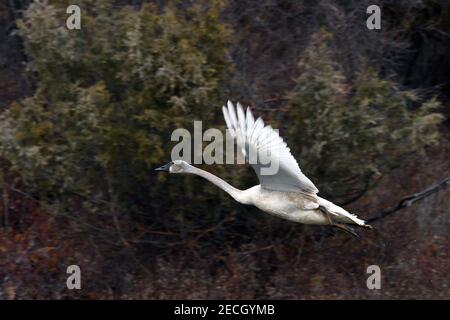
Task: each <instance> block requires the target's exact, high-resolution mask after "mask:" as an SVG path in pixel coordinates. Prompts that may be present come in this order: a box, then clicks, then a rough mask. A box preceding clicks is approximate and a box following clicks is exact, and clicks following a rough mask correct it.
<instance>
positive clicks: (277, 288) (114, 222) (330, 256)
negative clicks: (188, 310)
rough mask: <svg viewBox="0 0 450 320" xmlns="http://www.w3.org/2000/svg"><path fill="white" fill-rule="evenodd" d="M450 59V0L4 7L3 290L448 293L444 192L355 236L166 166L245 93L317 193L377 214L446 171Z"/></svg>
mask: <svg viewBox="0 0 450 320" xmlns="http://www.w3.org/2000/svg"><path fill="white" fill-rule="evenodd" d="M69 4H78V5H79V6H80V7H81V14H82V16H81V17H82V19H81V30H68V29H67V28H66V19H67V17H68V14H66V7H67V6H68V5H69ZM372 4H377V5H379V6H380V7H381V10H382V14H381V18H382V22H381V25H382V29H381V30H368V29H367V27H366V19H367V17H368V16H369V15H368V14H367V13H366V8H367V7H368V6H369V5H372ZM449 53H450V3H449V2H448V1H445V0H443V1H437V0H423V1H402V0H398V1H367V0H362V1H356V0H355V1H353V0H351V1H331V0H314V1H309V0H302V1H281V0H280V1H276V0H258V1H256V0H255V1H254V0H251V1H234V0H229V1H225V0H214V1H139V0H133V1H131V0H129V1H125V0H123V1H120V0H117V1H113V0H100V1H87V0H80V1H64V0H54V1H40V2H32V1H28V0H10V1H2V2H1V3H0V67H1V72H0V129H1V136H0V169H1V171H0V193H1V199H0V299H44V298H51V299H61V298H84V299H113V298H116V299H163V298H171V299H182V298H187V299H191V298H195V299H231V298H234V299H351V298H352V299H372V298H376V299H405V298H415V299H417V298H433V299H449V298H450V289H449V285H450V273H449V270H450V268H449V267H450V263H449V261H450V260H449V259H450V250H449V249H450V246H449V230H450V228H449V223H450V222H449V221H450V220H449V218H450V200H449V196H450V193H449V192H450V191H449V190H450V188H447V189H445V188H442V190H440V191H439V192H435V193H433V194H431V195H429V196H427V197H424V198H423V199H421V200H420V201H417V202H415V203H414V204H412V205H411V206H409V207H407V208H404V209H401V210H396V211H394V212H392V214H390V215H388V216H386V217H383V218H374V221H373V222H372V224H373V226H374V230H369V231H366V230H362V231H360V235H361V237H360V238H353V237H350V236H349V235H348V234H345V233H336V232H334V231H333V230H330V229H328V228H323V227H314V226H303V225H298V224H293V223H291V222H289V221H283V220H280V219H277V218H273V217H271V216H269V215H267V214H264V213H262V212H260V211H258V210H257V209H255V208H252V207H246V206H243V205H240V204H237V203H235V202H233V201H231V200H230V198H229V197H228V196H227V195H226V194H225V193H224V192H222V191H221V190H219V189H217V188H214V187H211V185H209V184H207V183H206V182H205V181H203V180H201V179H200V178H198V177H192V176H180V175H177V176H175V175H173V176H168V175H156V174H154V172H153V171H152V169H153V168H155V167H157V166H159V165H162V164H164V163H167V162H168V161H169V160H170V151H171V148H172V146H173V145H174V143H173V142H171V141H170V135H171V132H172V131H173V130H174V129H176V128H188V129H189V128H191V127H192V125H193V121H194V120H202V121H203V128H204V129H206V128H212V127H215V128H221V129H224V121H223V118H222V114H221V106H222V105H223V104H224V103H225V102H226V100H227V99H231V100H233V101H237V100H239V101H241V102H242V103H243V104H244V105H250V106H251V107H252V110H253V112H254V113H255V115H258V116H262V117H263V118H264V119H265V120H266V121H267V122H268V123H271V124H272V125H273V126H274V127H275V128H279V129H280V134H281V136H283V137H284V138H285V140H286V141H287V143H288V145H289V146H290V148H291V149H292V151H293V153H294V154H295V156H296V158H297V159H298V161H299V163H300V166H301V168H302V170H303V172H305V174H306V175H307V176H308V177H310V178H311V180H312V181H314V182H315V184H316V185H317V187H318V188H319V190H320V195H321V196H322V197H325V198H328V199H330V200H332V201H334V202H336V203H338V204H340V205H342V206H345V208H346V209H348V210H349V211H350V212H355V213H358V215H359V216H361V217H362V218H373V217H377V216H378V215H379V214H380V213H381V212H382V211H383V210H384V209H386V208H390V207H393V206H396V205H397V204H398V203H399V201H400V200H401V199H402V198H403V197H405V196H407V195H410V194H414V193H417V192H420V191H423V190H425V189H426V188H428V187H429V186H432V185H434V184H436V183H439V182H440V181H442V180H444V179H446V178H448V177H450V161H449V156H450V143H449V125H450V122H449V116H450V54H449ZM202 167H203V168H204V169H206V170H208V171H210V172H213V173H214V174H216V175H219V176H220V177H222V178H224V179H225V180H227V181H229V182H230V183H232V184H233V185H235V186H236V187H239V188H241V189H243V188H247V187H250V186H252V185H254V184H256V183H257V179H256V176H255V175H254V173H253V171H252V170H251V169H250V168H249V167H248V166H243V165H241V166H237V165H235V166H225V165H214V166H206V165H204V166H202ZM72 264H77V265H79V266H80V267H81V270H82V289H81V290H72V291H71V290H68V289H67V288H66V279H67V276H68V275H67V274H66V268H67V266H69V265H72ZM369 265H379V266H380V268H381V272H382V288H381V290H368V289H367V287H366V279H367V277H368V274H367V273H366V269H367V267H368V266H369Z"/></svg>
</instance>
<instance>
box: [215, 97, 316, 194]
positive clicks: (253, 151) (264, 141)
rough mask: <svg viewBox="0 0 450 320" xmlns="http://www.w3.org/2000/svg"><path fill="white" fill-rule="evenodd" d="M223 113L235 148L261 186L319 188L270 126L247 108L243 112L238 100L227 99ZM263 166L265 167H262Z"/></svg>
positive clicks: (297, 189)
mask: <svg viewBox="0 0 450 320" xmlns="http://www.w3.org/2000/svg"><path fill="white" fill-rule="evenodd" d="M222 110H223V115H224V117H225V122H226V124H227V127H228V130H229V132H230V134H231V136H232V137H233V138H234V139H235V140H236V143H237V146H238V150H239V151H240V152H241V153H242V154H243V156H244V157H245V158H246V159H247V160H248V161H249V163H250V164H251V166H252V167H253V169H254V170H255V172H256V174H257V175H258V178H259V182H260V184H261V186H262V187H263V188H266V189H270V190H277V191H288V192H298V191H304V192H309V193H313V194H316V193H317V192H319V190H317V188H316V186H315V185H314V183H312V182H311V180H309V179H308V178H307V177H306V176H305V175H304V174H303V173H302V171H301V170H300V168H299V166H298V163H297V161H296V160H295V158H294V157H293V156H292V154H291V152H290V149H289V148H288V147H287V145H286V143H285V142H284V141H283V139H282V138H281V137H280V136H279V134H278V131H276V130H274V129H272V127H271V126H264V121H263V120H262V119H261V118H258V119H257V120H255V119H254V117H253V114H252V112H251V111H250V108H247V112H246V113H244V110H243V109H242V106H241V104H240V103H239V102H238V103H237V108H236V110H235V108H234V105H233V104H232V103H231V102H230V101H228V104H227V107H225V106H224V107H223V108H222ZM269 158H270V161H271V165H272V166H274V165H275V166H276V169H277V170H276V171H275V172H273V170H269V168H268V167H270V165H269V164H268V163H269V162H268V161H267V160H268V159H269ZM264 170H265V171H264Z"/></svg>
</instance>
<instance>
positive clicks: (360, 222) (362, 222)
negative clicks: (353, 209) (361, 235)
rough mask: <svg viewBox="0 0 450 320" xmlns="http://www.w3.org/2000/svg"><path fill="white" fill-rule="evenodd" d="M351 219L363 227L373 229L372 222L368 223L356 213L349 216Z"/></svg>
mask: <svg viewBox="0 0 450 320" xmlns="http://www.w3.org/2000/svg"><path fill="white" fill-rule="evenodd" d="M347 217H348V218H349V219H350V220H352V221H353V222H354V223H355V224H356V225H358V226H360V227H363V228H367V229H373V228H372V226H371V225H370V224H367V223H366V221H364V220H362V219H360V218H358V217H357V216H356V215H354V214H350V215H348V216H347Z"/></svg>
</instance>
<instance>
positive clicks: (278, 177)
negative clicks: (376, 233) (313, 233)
mask: <svg viewBox="0 0 450 320" xmlns="http://www.w3.org/2000/svg"><path fill="white" fill-rule="evenodd" d="M222 111H223V115H224V118H225V122H226V124H227V127H228V130H229V132H230V134H231V136H232V137H233V138H234V140H235V142H236V143H237V146H238V148H237V149H238V150H239V151H240V152H241V153H242V156H244V157H245V159H246V160H249V158H250V159H252V158H256V159H254V161H249V162H250V164H251V166H252V167H253V170H254V171H255V172H256V174H257V176H258V179H259V183H260V184H259V185H256V186H254V187H252V188H249V189H247V190H239V189H236V188H235V187H233V186H231V185H230V184H228V183H227V182H225V181H224V180H222V179H220V178H219V177H216V176H215V175H213V174H211V173H209V172H207V171H204V170H201V169H199V168H196V167H194V166H192V165H190V164H189V163H187V162H186V161H183V160H174V161H172V162H169V163H168V164H166V165H164V166H162V167H160V168H157V169H155V170H156V171H165V172H170V173H190V174H195V175H198V176H200V177H203V178H205V179H206V180H208V181H210V182H211V183H213V184H215V185H216V186H218V187H219V188H221V189H222V190H224V191H225V192H227V193H228V194H229V195H230V196H231V197H233V199H234V200H236V201H237V202H240V203H242V204H246V205H254V206H255V207H257V208H259V209H260V210H262V211H265V212H267V213H269V214H271V215H274V216H277V217H280V218H283V219H286V220H290V221H293V222H297V223H303V224H315V225H332V226H335V227H337V228H339V229H341V230H343V231H346V232H349V233H351V234H352V235H355V236H357V234H356V233H355V232H354V231H353V229H352V228H350V227H349V225H356V226H360V227H366V228H372V227H371V226H370V225H368V224H366V222H365V221H364V220H362V219H359V218H358V217H357V216H356V215H354V214H351V213H349V212H347V211H346V210H345V209H343V208H341V207H339V206H337V205H335V204H334V203H332V202H330V201H328V200H326V199H323V198H321V197H319V196H318V195H317V193H318V192H319V190H318V189H317V188H316V186H315V185H314V183H312V181H311V180H309V179H308V178H307V177H306V176H305V175H304V174H303V173H302V171H301V170H300V168H299V166H298V163H297V161H296V160H295V158H294V157H293V156H292V154H291V152H290V149H289V148H288V147H287V145H286V143H285V142H284V141H283V139H282V138H281V137H280V136H279V134H278V132H277V131H275V130H274V129H272V127H271V126H265V125H264V122H263V120H262V119H261V118H258V119H257V120H255V119H254V117H253V114H252V112H251V111H250V108H247V112H246V113H244V110H243V108H242V106H241V104H240V103H237V108H236V110H235V107H234V105H233V104H232V103H231V102H230V101H228V103H227V107H225V106H223V107H222ZM236 111H237V112H236ZM252 152H253V154H256V155H257V156H256V157H252V156H250V155H251V154H252ZM267 154H270V156H271V158H270V159H272V160H275V161H276V163H277V164H278V168H277V169H278V170H277V172H276V173H275V174H264V172H263V170H262V169H263V168H264V167H267V163H268V162H263V161H262V160H261V159H263V155H267Z"/></svg>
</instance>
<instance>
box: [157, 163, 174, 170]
mask: <svg viewBox="0 0 450 320" xmlns="http://www.w3.org/2000/svg"><path fill="white" fill-rule="evenodd" d="M172 164H173V162H169V163H168V164H165V165H163V166H162V167H159V168H156V169H155V171H164V172H169V169H170V166H171V165H172Z"/></svg>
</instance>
